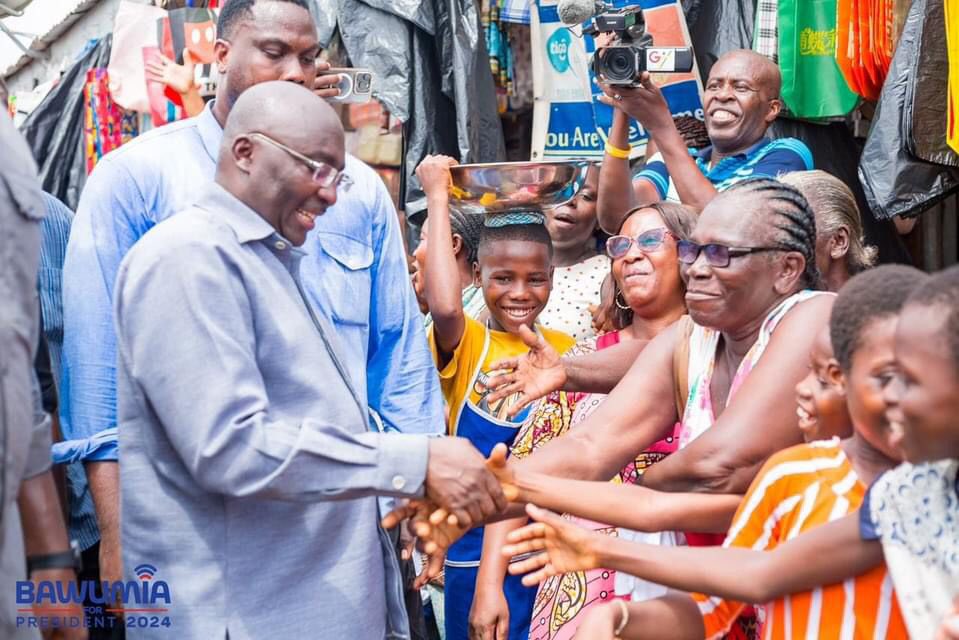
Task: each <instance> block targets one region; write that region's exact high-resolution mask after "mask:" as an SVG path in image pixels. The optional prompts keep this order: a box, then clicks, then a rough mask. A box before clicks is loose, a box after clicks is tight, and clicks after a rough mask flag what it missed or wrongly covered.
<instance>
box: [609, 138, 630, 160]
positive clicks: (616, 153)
mask: <svg viewBox="0 0 959 640" xmlns="http://www.w3.org/2000/svg"><path fill="white" fill-rule="evenodd" d="M629 152H630V149H620V148H619V147H614V146H613V145H612V144H611V143H610V142H609V141H608V140H607V141H606V153H608V154H609V155H611V156H613V157H614V158H620V159H622V160H629Z"/></svg>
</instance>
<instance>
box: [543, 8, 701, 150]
mask: <svg viewBox="0 0 959 640" xmlns="http://www.w3.org/2000/svg"><path fill="white" fill-rule="evenodd" d="M557 4H558V0H537V2H536V4H535V5H534V11H533V26H532V31H531V35H532V47H533V51H532V53H533V94H534V107H533V152H532V158H533V159H534V160H536V159H541V158H548V159H562V158H572V157H577V158H582V157H592V158H596V159H600V158H602V157H603V149H604V146H605V141H606V136H607V133H608V131H609V129H610V127H611V126H612V120H613V110H612V108H611V107H609V106H607V105H605V104H603V103H601V102H599V99H598V98H599V96H600V95H602V92H601V90H600V88H599V85H598V84H596V78H595V75H594V74H593V72H592V69H591V68H590V65H589V57H590V55H591V54H592V53H593V52H594V51H595V44H594V42H593V38H591V37H587V36H582V35H578V33H579V32H580V30H579V29H578V28H576V29H575V31H576V32H577V33H574V30H573V29H570V28H568V27H566V26H565V25H563V23H562V22H561V21H560V19H559V13H558V11H557ZM610 4H611V5H612V7H613V8H616V9H618V8H622V7H625V6H628V5H636V4H639V5H640V6H641V7H642V9H643V17H644V18H645V20H646V31H647V32H648V33H649V35H651V36H652V37H653V42H654V44H655V45H656V46H660V47H689V46H691V42H690V36H689V31H688V30H687V28H686V20H685V18H684V16H683V10H682V6H681V5H680V3H679V2H678V0H640V1H639V2H636V1H635V0H634V1H633V2H627V1H625V0H616V1H615V2H612V3H610ZM653 82H655V83H656V84H657V85H658V86H659V87H660V88H661V89H662V92H663V96H664V97H665V98H666V102H667V104H668V105H669V108H670V111H671V112H672V114H673V117H674V118H677V117H681V116H694V117H696V118H697V119H699V120H703V118H704V116H703V107H702V85H701V83H700V81H699V71H698V68H696V67H695V66H694V67H693V71H692V72H691V73H669V74H665V73H664V74H653ZM647 139H648V136H647V134H646V131H645V130H644V129H643V127H642V126H641V125H639V124H638V123H636V122H633V123H632V126H631V127H630V132H629V141H630V144H631V146H632V148H633V152H634V154H635V155H637V156H639V155H642V154H643V153H644V152H645V148H646V141H647Z"/></svg>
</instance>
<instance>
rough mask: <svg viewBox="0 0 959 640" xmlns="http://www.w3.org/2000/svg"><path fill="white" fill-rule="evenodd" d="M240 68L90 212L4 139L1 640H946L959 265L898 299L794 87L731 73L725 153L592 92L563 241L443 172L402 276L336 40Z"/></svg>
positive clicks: (624, 102)
mask: <svg viewBox="0 0 959 640" xmlns="http://www.w3.org/2000/svg"><path fill="white" fill-rule="evenodd" d="M217 33H218V37H219V39H218V41H217V43H216V46H215V51H216V65H217V67H218V71H219V74H220V80H219V83H218V86H217V93H216V97H215V99H214V100H212V101H211V102H209V103H207V104H206V105H204V106H202V107H201V106H200V105H198V104H197V105H194V107H195V109H194V111H197V113H196V115H195V116H193V117H191V118H188V119H186V120H183V121H181V122H177V123H174V124H170V125H167V126H165V127H162V128H160V129H157V130H154V131H151V132H149V133H147V134H145V135H143V136H141V137H140V138H138V139H136V140H134V141H133V142H131V143H128V144H127V145H125V146H123V147H122V148H120V149H119V150H117V151H115V152H113V153H111V154H108V155H107V156H105V157H104V158H103V159H102V161H101V162H100V163H98V165H97V167H96V169H95V170H94V171H93V173H92V174H91V176H90V177H89V179H88V181H87V183H86V185H85V187H84V190H83V192H82V195H81V199H80V203H79V206H78V209H77V211H76V214H75V215H73V214H72V212H70V211H69V210H68V209H66V208H65V207H63V205H62V204H60V203H59V202H57V201H56V200H55V199H53V198H51V197H50V196H47V195H46V194H42V193H41V192H40V190H39V186H38V184H37V180H36V175H35V173H36V172H35V167H34V164H33V161H32V159H31V158H30V156H29V151H28V150H27V149H26V147H25V145H24V144H23V142H22V140H20V139H19V136H18V134H17V133H16V132H15V131H14V130H13V127H12V124H11V123H10V122H8V121H6V119H3V120H4V121H3V122H0V138H2V143H3V145H4V148H5V149H8V150H9V153H8V154H7V155H5V156H4V157H3V158H0V223H2V224H3V230H4V231H3V233H2V234H0V255H3V257H4V266H5V269H4V270H3V272H2V275H0V292H2V293H3V294H5V297H6V299H7V303H5V305H4V307H3V309H4V311H3V317H4V321H3V324H2V331H3V336H4V339H3V345H4V351H3V353H4V354H5V355H4V358H3V362H2V365H3V378H2V380H0V398H2V399H3V404H2V406H0V410H2V412H0V427H2V428H3V438H2V440H0V447H2V449H0V455H2V460H3V469H2V477H0V479H2V485H0V499H2V504H0V507H2V509H0V515H2V522H0V525H2V529H0V536H2V537H0V543H2V544H0V565H2V567H3V572H2V573H0V593H2V594H3V595H2V597H0V637H3V638H8V637H9V638H21V637H22V638H34V637H37V636H38V635H39V634H40V633H43V634H44V635H46V636H50V635H52V634H55V635H58V636H59V637H68V638H86V637H90V638H122V637H124V636H125V635H126V636H130V637H158V638H170V637H176V638H198V639H199V638H202V639H207V638H257V639H259V638H279V637H300V636H310V637H322V638H351V639H353V638H356V639H365V638H370V639H378V640H379V639H382V638H417V639H427V638H436V637H439V638H443V639H444V640H467V639H468V640H507V639H510V640H516V639H520V640H526V639H527V638H529V640H567V639H569V638H573V637H575V638H586V639H589V640H593V639H598V640H603V639H605V640H609V639H612V638H623V639H627V638H655V639H657V640H659V639H667V640H668V639H671V638H675V639H704V640H705V639H707V638H708V639H711V638H723V637H728V638H734V639H752V638H756V639H758V638H783V639H789V638H825V639H828V638H835V639H836V640H840V639H845V638H890V639H893V638H908V637H911V638H916V639H930V640H931V639H933V638H935V639H936V640H949V639H952V638H959V525H957V523H959V478H957V470H959V428H957V425H956V423H955V420H956V415H957V414H959V393H956V391H957V389H959V267H953V268H950V269H947V270H945V271H942V272H940V273H936V274H931V275H928V274H924V273H922V272H920V271H918V270H916V269H914V268H911V267H905V266H896V265H882V266H875V262H876V255H875V254H876V252H875V250H874V249H873V248H872V247H870V246H868V245H867V244H866V243H865V241H864V239H863V231H862V225H861V218H860V212H859V210H858V209H857V206H856V200H855V198H854V196H853V194H852V192H851V191H850V190H849V188H848V186H846V185H845V184H843V183H842V182H841V181H840V180H838V179H837V178H835V177H833V176H831V175H829V174H827V173H825V172H822V171H817V170H815V168H814V165H815V163H814V158H813V157H812V154H811V153H810V152H809V150H808V149H807V148H806V147H805V145H804V144H803V143H802V142H801V141H799V140H795V139H778V140H771V139H768V138H767V137H766V129H767V127H768V126H769V125H770V124H771V123H772V122H773V121H774V120H775V119H776V117H777V116H778V115H779V113H780V110H781V109H782V102H781V100H780V99H779V89H780V76H779V71H778V68H777V67H776V65H775V64H774V63H772V62H771V61H769V60H768V59H766V58H764V57H763V56H760V55H758V54H756V53H754V52H750V51H733V52H730V53H727V54H726V55H724V56H723V57H721V58H720V59H719V60H718V61H717V62H716V63H715V64H714V65H713V67H712V69H711V70H710V73H709V77H708V78H706V79H705V82H704V87H705V91H704V104H703V106H704V113H705V132H706V134H707V135H706V136H700V138H703V139H702V140H699V141H693V140H692V139H691V138H690V136H688V135H684V134H683V133H682V132H680V130H679V128H677V125H676V124H675V122H674V121H673V119H672V117H671V116H670V113H669V109H668V107H667V105H666V102H665V100H664V98H663V96H662V93H661V92H660V91H659V89H658V88H657V87H656V85H655V84H654V83H653V82H652V81H651V80H650V78H649V76H648V75H644V76H643V77H642V79H641V82H640V84H639V86H637V87H635V88H627V87H621V86H617V87H613V86H608V85H605V84H603V85H602V87H603V90H604V92H605V97H604V98H603V100H604V101H605V102H606V103H607V104H609V105H611V106H612V107H614V113H615V116H614V120H613V128H612V131H611V132H610V135H609V138H608V140H607V143H606V149H605V156H604V158H603V160H602V162H599V163H594V164H592V165H591V166H589V167H588V169H586V171H585V175H584V176H583V186H582V188H581V189H580V190H579V192H578V193H577V194H576V196H575V197H574V198H573V199H572V200H571V201H570V202H568V203H566V204H564V205H562V206H560V207H556V208H553V209H549V210H546V211H542V210H538V209H535V208H534V209H533V210H530V211H524V212H513V213H508V214H496V215H494V214H489V215H480V214H475V213H464V212H463V211H460V210H457V209H455V208H454V207H453V206H451V200H450V187H451V181H452V176H451V169H452V167H454V166H455V165H456V164H457V161H456V160H455V159H453V158H450V157H447V156H442V155H433V156H429V157H427V158H426V159H425V160H424V161H423V162H422V163H421V164H420V166H419V168H418V169H417V177H418V179H419V181H420V183H421V185H422V187H423V190H424V192H425V193H426V195H427V207H428V209H427V218H426V222H425V224H424V225H423V228H422V233H421V235H420V238H419V243H418V245H417V246H416V247H415V248H414V250H413V251H412V257H411V259H410V263H408V260H407V256H406V251H405V248H404V243H403V238H402V237H401V231H400V224H399V220H398V218H397V214H396V211H395V209H394V207H393V205H392V203H391V201H390V197H389V194H388V192H387V190H386V188H385V186H384V184H383V183H382V181H381V180H380V179H379V177H378V176H377V174H376V173H375V172H374V171H373V170H372V169H371V168H370V167H368V166H366V165H365V164H363V163H362V162H361V161H360V160H358V159H356V158H354V157H353V156H351V155H350V154H349V153H347V152H346V150H345V142H344V132H343V128H342V125H341V124H340V120H339V117H338V116H337V114H336V113H335V111H334V110H333V109H332V108H331V107H330V106H329V105H328V104H327V102H326V101H325V100H324V98H326V97H329V96H331V95H333V94H334V93H335V92H336V88H335V86H334V85H335V84H336V83H337V81H338V78H337V76H335V75H331V74H328V73H326V70H327V67H326V66H324V64H325V63H319V62H317V61H316V57H317V54H318V53H319V44H318V42H317V38H316V26H315V24H314V22H313V19H312V17H311V15H310V13H309V8H308V4H307V3H306V2H304V0H229V2H227V3H225V5H224V7H223V8H222V10H221V12H220V15H219V22H218V25H217ZM152 72H153V73H155V74H161V73H163V70H162V69H154V70H153V71H152ZM630 118H634V119H636V120H638V121H639V122H640V123H641V124H642V125H643V126H644V128H645V130H646V131H648V132H649V134H650V138H651V141H650V143H649V149H648V152H647V156H648V159H647V161H646V162H645V165H644V167H643V168H642V169H641V170H639V171H638V172H637V171H636V170H635V167H632V166H631V165H630V162H629V157H630V149H629V148H628V146H629V145H628V137H627V131H628V127H629V119H630ZM691 145H692V146H691ZM174 157H175V158H177V159H178V160H177V161H176V162H171V158H174ZM44 212H46V217H45V218H44ZM41 218H43V222H42V223H41V222H40V220H41ZM38 265H39V270H38ZM411 272H412V273H411ZM38 292H39V295H38ZM38 300H39V302H38ZM38 328H39V331H38ZM38 335H39V337H40V344H41V345H42V347H43V349H42V350H41V351H42V353H43V354H45V355H46V358H43V359H40V358H38V359H37V362H38V363H39V362H40V360H44V361H45V362H46V365H47V366H46V367H41V366H39V364H38V365H37V366H36V367H34V351H35V345H36V343H37V338H38ZM38 372H39V373H44V372H46V375H45V376H41V377H38V376H37V375H36V374H37V373H38ZM51 398H54V399H57V400H58V401H59V402H58V404H57V403H56V402H55V401H54V400H52V399H51ZM42 399H43V400H46V402H41V400H42ZM43 409H46V412H44V410H43ZM48 414H53V415H54V416H55V417H58V418H59V419H58V420H57V421H56V422H58V425H59V428H58V429H55V428H52V426H51V421H50V418H49V415H48ZM51 436H52V440H53V442H51ZM51 444H52V449H51ZM51 461H52V463H54V465H56V466H55V467H54V469H55V468H56V467H60V466H62V467H63V469H64V470H65V475H66V485H67V488H68V491H67V493H66V499H67V504H66V507H67V516H68V517H67V518H65V519H64V518H63V517H62V515H61V513H60V508H59V506H58V505H59V501H60V498H59V497H58V495H57V481H56V479H55V474H54V470H53V469H52V468H51ZM71 540H72V541H73V543H74V544H72V545H71ZM80 560H82V563H81V562H78V561H80ZM160 580H162V581H163V584H164V585H165V586H166V589H167V591H166V595H165V597H164V598H161V599H160V601H159V602H144V601H143V599H141V598H139V596H137V597H133V595H131V594H133V593H134V592H136V591H137V589H136V588H134V589H131V588H130V587H128V586H127V585H130V584H131V583H132V584H133V585H134V586H135V587H137V588H139V587H138V586H139V585H148V584H152V585H154V586H157V585H158V584H159V583H158V581H160ZM70 583H78V584H79V585H84V584H86V583H89V584H91V585H93V586H91V588H90V589H89V590H87V589H84V590H83V591H82V593H83V596H81V597H75V598H71V597H69V596H62V595H61V596H57V595H56V594H57V593H60V594H63V593H68V589H67V586H66V585H68V584H70ZM44 584H47V585H53V586H52V587H48V588H46V590H45V588H44V587H43V585H44ZM117 585H119V586H117ZM58 589H59V591H58ZM143 589H144V591H143V592H144V593H146V592H147V591H148V589H147V588H146V586H144V587H143ZM41 593H49V594H51V595H49V596H48V597H47V598H46V599H44V598H42V597H39V594H41ZM76 593H80V592H79V591H76ZM23 594H34V595H35V596H36V597H34V598H32V599H31V598H26V597H25V596H24V595H23ZM14 596H16V597H14ZM21 596H23V597H21ZM142 620H145V621H146V624H143V623H141V621H142Z"/></svg>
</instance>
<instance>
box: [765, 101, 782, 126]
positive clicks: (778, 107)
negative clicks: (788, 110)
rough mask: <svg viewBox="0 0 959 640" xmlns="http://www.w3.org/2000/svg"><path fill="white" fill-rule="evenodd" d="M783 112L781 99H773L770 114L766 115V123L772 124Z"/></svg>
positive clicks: (770, 103)
mask: <svg viewBox="0 0 959 640" xmlns="http://www.w3.org/2000/svg"><path fill="white" fill-rule="evenodd" d="M782 110H783V101H782V100H781V99H780V98H773V99H772V100H770V101H769V112H768V113H766V122H772V121H773V120H775V119H776V118H778V117H779V114H780V112H781V111H782Z"/></svg>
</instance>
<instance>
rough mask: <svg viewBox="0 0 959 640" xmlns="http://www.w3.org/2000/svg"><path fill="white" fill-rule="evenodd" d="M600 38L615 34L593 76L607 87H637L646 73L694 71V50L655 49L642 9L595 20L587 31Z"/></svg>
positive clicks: (598, 56)
mask: <svg viewBox="0 0 959 640" xmlns="http://www.w3.org/2000/svg"><path fill="white" fill-rule="evenodd" d="M584 32H585V33H587V34H589V35H591V36H596V35H597V34H600V33H612V34H613V39H612V44H610V45H609V46H607V47H602V48H600V49H597V50H596V53H594V54H593V60H592V65H593V72H594V73H595V74H596V76H597V77H599V78H601V79H602V80H603V81H604V82H605V83H607V84H610V85H619V86H627V87H635V86H638V85H639V77H640V76H641V75H642V74H643V72H644V71H649V72H650V73H689V72H690V71H692V70H693V50H692V49H691V48H689V47H654V46H653V37H652V36H651V35H649V34H648V33H646V19H645V18H644V17H643V10H642V9H641V8H640V7H638V6H629V7H624V8H622V9H619V10H616V11H605V12H603V13H598V14H596V15H595V16H594V17H593V21H592V23H591V24H590V25H589V26H588V27H587V28H586V29H585V30H584Z"/></svg>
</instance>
